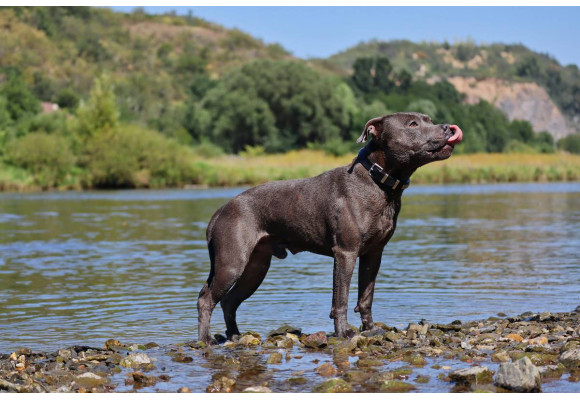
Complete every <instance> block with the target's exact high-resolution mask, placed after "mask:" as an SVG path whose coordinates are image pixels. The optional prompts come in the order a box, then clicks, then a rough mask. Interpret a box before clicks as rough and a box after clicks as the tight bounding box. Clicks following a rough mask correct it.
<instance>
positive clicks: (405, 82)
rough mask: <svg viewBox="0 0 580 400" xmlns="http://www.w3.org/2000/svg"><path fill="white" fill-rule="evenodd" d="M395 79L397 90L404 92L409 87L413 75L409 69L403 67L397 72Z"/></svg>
mask: <svg viewBox="0 0 580 400" xmlns="http://www.w3.org/2000/svg"><path fill="white" fill-rule="evenodd" d="M397 80H398V81H399V90H400V91H401V92H403V93H406V92H407V91H408V90H409V88H410V87H411V83H412V82H413V76H412V75H411V73H410V72H409V71H407V70H406V69H404V70H402V71H401V72H399V73H398V74H397Z"/></svg>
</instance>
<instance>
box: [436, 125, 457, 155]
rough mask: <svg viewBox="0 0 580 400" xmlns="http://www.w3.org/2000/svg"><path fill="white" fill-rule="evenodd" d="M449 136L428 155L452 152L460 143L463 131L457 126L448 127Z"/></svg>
mask: <svg viewBox="0 0 580 400" xmlns="http://www.w3.org/2000/svg"><path fill="white" fill-rule="evenodd" d="M449 131H450V132H451V136H450V137H449V138H448V139H447V140H446V141H445V142H444V143H443V144H442V145H441V146H439V147H437V148H434V149H431V150H429V152H430V153H439V152H443V151H448V150H450V151H453V149H454V148H455V145H456V144H459V143H461V141H462V140H463V131H462V130H461V128H460V127H458V126H457V125H451V126H450V127H449Z"/></svg>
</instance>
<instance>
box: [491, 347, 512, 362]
mask: <svg viewBox="0 0 580 400" xmlns="http://www.w3.org/2000/svg"><path fill="white" fill-rule="evenodd" d="M491 360H492V361H493V362H498V363H502V362H509V361H511V357H510V356H509V354H508V353H507V352H506V351H503V350H502V351H498V352H495V353H493V354H492V355H491Z"/></svg>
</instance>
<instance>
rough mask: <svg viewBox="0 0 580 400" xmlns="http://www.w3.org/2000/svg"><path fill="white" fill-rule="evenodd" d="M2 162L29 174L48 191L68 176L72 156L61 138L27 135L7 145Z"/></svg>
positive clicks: (72, 162)
mask: <svg viewBox="0 0 580 400" xmlns="http://www.w3.org/2000/svg"><path fill="white" fill-rule="evenodd" d="M4 161H5V162H6V163H7V164H10V165H13V166H16V167H20V168H23V169H26V170H28V171H30V172H32V173H33V174H34V180H35V183H36V184H38V185H39V186H41V187H42V188H51V187H55V186H59V185H60V184H62V183H63V182H64V179H65V178H66V176H67V175H68V174H70V173H71V171H72V168H73V166H74V164H75V156H74V155H73V154H72V152H71V149H70V147H69V145H68V142H67V141H66V140H65V139H64V138H63V137H61V136H59V135H47V134H44V133H31V134H29V135H26V136H24V137H21V138H18V139H15V140H13V141H11V142H9V143H8V144H7V146H6V152H5V155H4Z"/></svg>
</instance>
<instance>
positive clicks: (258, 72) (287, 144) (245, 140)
mask: <svg viewBox="0 0 580 400" xmlns="http://www.w3.org/2000/svg"><path fill="white" fill-rule="evenodd" d="M335 85H336V83H335V82H334V81H332V80H331V79H328V78H324V77H322V76H321V75H319V74H318V73H317V72H315V71H314V70H312V69H310V68H308V67H307V66H306V65H304V64H303V63H300V62H295V61H256V62H252V63H249V64H246V65H244V66H243V67H241V68H240V69H236V70H233V71H232V72H230V73H229V74H227V75H226V76H224V77H223V79H221V80H220V81H219V82H218V84H217V86H216V87H215V88H213V89H212V90H210V91H209V92H208V93H207V95H206V96H205V97H204V99H203V101H202V106H203V108H204V109H206V110H207V111H208V112H209V115H210V118H209V120H208V122H209V127H208V128H207V132H210V133H211V135H212V136H211V139H212V141H213V142H214V143H216V144H218V145H220V146H222V147H223V148H224V149H225V150H226V151H233V152H236V153H237V152H239V151H241V150H242V149H243V148H244V146H245V145H250V146H256V145H261V146H264V147H265V148H266V150H268V151H269V152H276V151H282V150H288V149H290V148H302V147H305V146H306V143H308V142H325V141H326V140H327V139H329V138H331V137H335V136H340V133H341V132H343V134H344V135H345V137H348V136H349V135H348V131H346V132H345V131H344V130H342V129H341V128H349V127H348V126H342V125H340V124H341V121H342V123H347V122H344V120H343V118H342V117H343V116H344V114H345V107H346V106H345V104H344V103H343V102H342V100H341V99H340V98H338V96H337V92H336V91H335ZM198 111H199V110H198ZM346 113H347V114H348V112H346Z"/></svg>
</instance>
